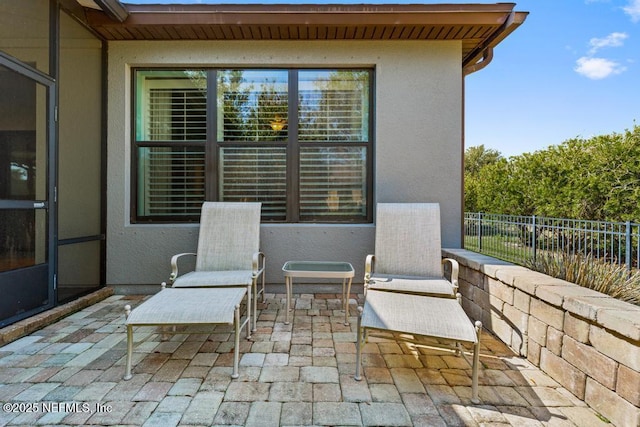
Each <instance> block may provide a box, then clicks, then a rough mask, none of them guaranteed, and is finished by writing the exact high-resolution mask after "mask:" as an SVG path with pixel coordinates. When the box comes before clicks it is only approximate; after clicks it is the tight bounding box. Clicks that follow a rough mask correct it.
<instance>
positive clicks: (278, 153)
mask: <svg viewBox="0 0 640 427" xmlns="http://www.w3.org/2000/svg"><path fill="white" fill-rule="evenodd" d="M220 151H221V152H220V165H219V171H220V179H219V192H220V200H222V201H229V202H254V201H258V202H262V216H263V218H265V219H271V220H283V219H285V218H286V209H287V152H286V149H285V148H284V147H224V148H221V149H220Z"/></svg>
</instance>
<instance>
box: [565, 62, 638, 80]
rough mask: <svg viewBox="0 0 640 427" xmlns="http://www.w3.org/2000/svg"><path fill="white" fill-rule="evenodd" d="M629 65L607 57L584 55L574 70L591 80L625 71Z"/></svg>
mask: <svg viewBox="0 0 640 427" xmlns="http://www.w3.org/2000/svg"><path fill="white" fill-rule="evenodd" d="M626 69H627V67H625V66H623V65H620V64H618V63H617V62H615V61H611V60H609V59H605V58H592V57H588V56H583V57H582V58H579V59H578V60H577V61H576V67H575V68H574V70H575V71H576V72H577V73H578V74H581V75H583V76H585V77H587V78H589V79H591V80H600V79H604V78H606V77H609V76H612V75H614V74H620V73H623V72H624V71H625V70H626Z"/></svg>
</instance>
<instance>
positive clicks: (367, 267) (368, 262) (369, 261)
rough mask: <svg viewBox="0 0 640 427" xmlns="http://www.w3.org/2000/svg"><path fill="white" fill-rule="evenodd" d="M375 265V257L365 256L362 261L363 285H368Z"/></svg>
mask: <svg viewBox="0 0 640 427" xmlns="http://www.w3.org/2000/svg"><path fill="white" fill-rule="evenodd" d="M375 264H376V256H375V255H367V258H366V259H365V261H364V283H365V285H366V284H368V283H369V279H371V273H373V269H374V267H375Z"/></svg>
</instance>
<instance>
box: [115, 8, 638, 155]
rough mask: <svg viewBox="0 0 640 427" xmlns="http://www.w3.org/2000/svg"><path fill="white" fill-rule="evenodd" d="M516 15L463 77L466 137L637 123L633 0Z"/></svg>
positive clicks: (558, 137)
mask: <svg viewBox="0 0 640 427" xmlns="http://www.w3.org/2000/svg"><path fill="white" fill-rule="evenodd" d="M122 1H123V2H124V3H319V4H325V3H376V4H377V3H497V2H498V0H494V1H485V0H475V1H474V0H462V1H460V0H442V1H438V2H433V1H425V0H423V1H420V0H401V1H392V0H362V1H353V0H349V1H345V0H252V1H242V0H218V1H214V0H190V1H189V0H187V1H182V0H148V1H147V0H122ZM514 2H515V3H516V7H515V10H516V11H523V12H529V16H528V17H527V19H526V20H525V22H524V23H523V24H522V25H521V26H520V27H519V28H518V29H516V30H515V31H514V32H513V33H512V34H511V35H510V36H508V37H507V38H506V39H505V40H503V41H502V43H500V44H499V45H498V46H497V47H496V49H495V50H494V58H493V61H492V62H491V63H490V64H489V65H488V66H487V67H486V68H484V69H483V70H480V71H478V72H476V73H473V74H471V75H469V76H467V77H466V81H465V90H466V96H465V146H466V147H472V146H478V145H484V146H485V148H487V149H494V150H497V151H499V152H500V153H501V154H502V155H503V156H504V157H510V156H515V155H519V154H522V153H526V152H534V151H537V150H542V149H545V148H547V147H549V146H551V145H558V144H561V143H562V142H564V141H566V140H568V139H572V138H591V137H593V136H598V135H606V134H611V133H614V132H615V133H623V132H624V131H625V130H626V129H632V128H633V127H634V125H636V124H639V125H640V0H520V1H518V0H514Z"/></svg>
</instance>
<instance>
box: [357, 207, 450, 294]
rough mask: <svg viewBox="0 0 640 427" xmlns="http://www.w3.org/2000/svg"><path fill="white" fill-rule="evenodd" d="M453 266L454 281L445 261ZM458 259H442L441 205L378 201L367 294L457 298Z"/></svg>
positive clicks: (366, 278) (366, 267) (366, 280)
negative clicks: (448, 275) (375, 291)
mask: <svg viewBox="0 0 640 427" xmlns="http://www.w3.org/2000/svg"><path fill="white" fill-rule="evenodd" d="M445 263H449V264H450V266H451V280H447V279H446V278H445V276H444V269H443V267H444V264H445ZM458 269H459V267H458V262H457V261H456V260H454V259H451V258H445V259H442V248H441V239H440V205H439V204H437V203H379V204H378V205H377V209H376V231H375V254H372V255H368V256H367V257H366V260H365V275H364V283H365V295H366V292H367V291H368V290H369V289H378V290H385V291H396V292H406V293H415V294H421V295H431V296H437V297H448V298H455V295H456V293H457V292H458Z"/></svg>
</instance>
